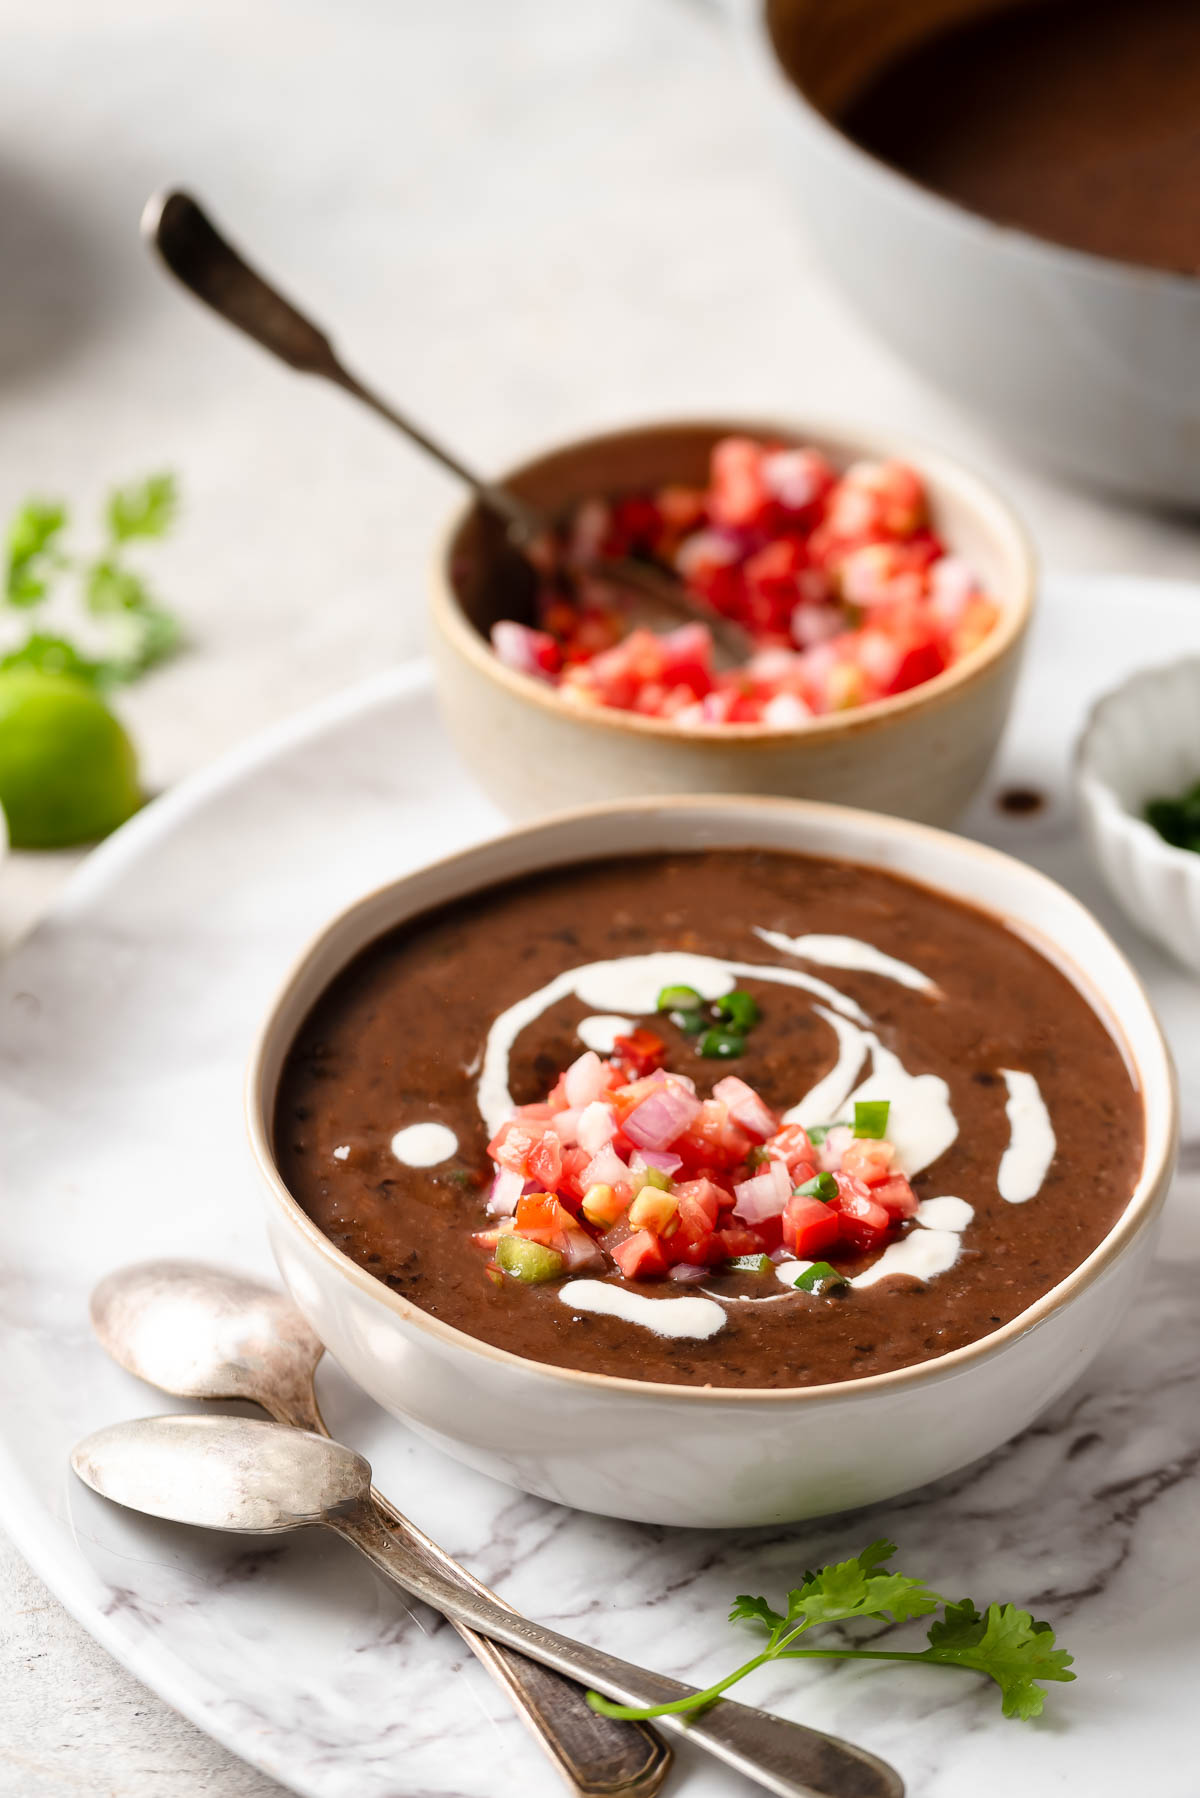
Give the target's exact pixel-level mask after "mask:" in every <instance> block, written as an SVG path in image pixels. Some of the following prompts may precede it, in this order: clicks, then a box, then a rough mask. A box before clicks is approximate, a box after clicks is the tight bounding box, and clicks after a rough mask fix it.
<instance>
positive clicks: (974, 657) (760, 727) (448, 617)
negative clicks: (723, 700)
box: [432, 414, 1038, 749]
mask: <svg viewBox="0 0 1200 1798" xmlns="http://www.w3.org/2000/svg"><path fill="white" fill-rule="evenodd" d="M696 429H700V430H711V431H713V432H716V433H718V434H721V435H725V434H728V433H737V434H739V435H744V436H754V437H760V438H769V437H779V438H782V439H783V440H784V441H785V442H789V441H790V442H794V443H801V444H803V443H813V444H815V445H816V446H817V447H818V448H820V447H821V445H822V444H830V445H836V446H838V449H837V453H839V454H840V453H842V452H845V453H846V454H848V455H849V456H850V457H851V458H852V459H858V458H860V457H871V458H879V459H884V460H887V459H891V458H895V459H898V460H901V461H907V462H910V463H912V465H913V466H914V467H915V468H917V469H918V470H919V471H920V472H921V473H922V474H925V473H929V474H932V475H933V476H934V478H935V479H936V480H938V481H939V482H940V483H941V484H943V485H944V486H947V487H954V488H956V489H957V490H958V492H959V493H960V494H961V496H962V497H963V499H965V500H966V501H967V502H968V504H970V506H971V507H972V509H973V510H974V511H975V512H976V514H977V515H978V516H979V517H980V519H981V520H982V521H983V522H984V523H985V524H986V525H987V527H988V529H989V530H990V531H991V533H992V534H993V535H994V536H995V537H997V538H1000V539H1007V543H1008V547H1009V548H1010V549H1011V550H1013V551H1015V559H1016V561H1017V564H1018V566H1019V568H1020V571H1021V572H1020V586H1019V590H1018V592H1017V593H1016V594H1015V596H1014V598H1013V599H1012V601H1010V602H1009V603H1007V604H1005V605H1004V607H1003V611H1002V613H1001V616H1000V618H999V620H998V621H997V622H996V624H995V625H993V627H992V629H991V630H990V631H989V632H988V635H987V636H986V637H985V638H984V640H983V642H982V643H979V644H977V645H976V647H975V648H974V649H972V650H969V651H968V653H967V654H966V655H965V656H963V658H962V660H961V661H959V662H956V663H955V664H954V666H953V667H952V668H947V669H946V670H945V671H944V673H942V674H938V675H935V676H934V678H933V679H932V680H928V681H922V682H921V684H920V685H919V686H916V687H910V688H909V690H908V691H907V692H905V693H896V694H893V695H892V696H891V697H890V698H887V699H875V700H872V701H870V703H869V704H867V705H862V706H853V707H850V708H849V709H848V710H846V711H844V712H827V713H824V714H822V715H821V716H820V717H817V718H812V719H809V720H806V722H805V723H803V724H798V725H792V726H790V727H789V728H788V729H785V730H780V729H778V728H777V727H775V726H772V725H768V724H697V725H690V726H689V727H688V728H687V729H686V730H681V729H680V728H679V726H678V725H677V724H674V723H672V722H671V720H670V719H666V718H647V717H643V716H642V715H641V714H640V713H637V712H624V711H620V710H619V709H618V708H617V707H615V706H573V705H567V704H566V703H565V702H564V701H563V700H562V699H560V698H559V695H558V691H557V689H556V688H554V687H551V686H549V685H548V684H547V683H546V682H545V681H539V680H535V679H534V678H533V677H532V675H528V674H518V673H517V672H516V671H515V670H514V669H512V668H508V667H506V666H505V664H504V663H503V662H501V661H500V659H499V657H498V656H497V655H496V654H495V652H494V651H493V649H492V647H491V645H490V644H489V643H488V642H487V641H486V640H485V639H484V638H483V637H481V636H480V635H479V632H478V631H477V630H476V629H475V627H474V625H472V624H471V623H470V621H469V620H468V619H467V618H466V617H465V616H464V614H463V610H462V607H461V606H460V605H459V603H458V596H457V594H456V593H455V591H454V584H453V582H452V580H451V578H450V573H449V562H450V551H451V547H452V545H453V542H454V539H455V537H456V536H457V535H458V533H459V531H461V529H462V528H463V526H464V525H465V524H466V522H467V520H468V518H469V517H470V515H471V512H472V510H473V506H474V502H473V501H470V502H468V503H467V504H466V505H465V506H461V507H460V508H459V509H458V510H457V511H456V512H455V514H454V516H453V518H452V519H451V520H450V522H449V523H448V524H447V525H446V526H445V527H444V528H443V530H442V532H441V535H440V536H439V538H438V541H437V546H436V549H435V553H434V561H433V569H432V612H433V620H434V624H435V625H436V626H437V628H438V629H439V630H440V631H441V632H442V634H443V636H445V637H446V639H447V640H448V641H449V642H450V644H451V645H452V646H453V648H454V649H455V650H456V651H457V652H458V654H459V655H461V656H463V657H464V658H465V659H466V660H467V661H468V662H469V663H470V664H471V665H472V667H474V668H475V669H477V670H478V671H479V673H481V674H483V675H484V676H485V677H486V678H487V679H489V680H492V681H494V682H495V683H496V685H497V686H500V687H504V688H505V689H507V691H508V692H509V693H511V694H512V695H513V696H514V697H515V698H516V699H518V700H521V701H523V702H524V703H526V704H529V705H535V706H538V707H540V708H541V710H543V711H547V712H551V713H553V714H554V715H555V716H556V717H559V718H566V719H570V720H571V721H572V722H573V723H575V724H579V725H582V726H585V727H591V728H594V729H596V730H599V731H618V732H625V733H627V734H631V735H633V736H642V737H651V738H658V739H661V740H664V741H667V742H670V743H673V744H682V745H686V744H688V743H703V744H706V745H707V744H723V743H729V744H737V745H739V746H741V747H743V748H745V749H755V748H763V749H778V748H779V747H780V746H781V745H783V744H790V745H794V746H800V745H802V744H804V743H828V742H829V741H830V739H835V738H839V737H846V736H848V735H851V734H853V733H856V732H859V733H861V732H865V731H869V730H875V729H882V728H884V727H885V726H887V725H888V724H890V723H891V722H892V720H893V719H896V718H901V717H904V716H906V715H907V714H908V713H909V712H913V711H916V710H917V709H918V708H919V707H928V708H932V707H933V706H937V705H941V704H942V703H943V702H945V701H949V700H951V699H957V698H959V697H960V695H961V693H962V691H963V689H964V688H966V687H968V686H970V685H971V684H973V683H974V682H976V681H978V680H979V679H980V678H981V677H982V676H983V675H985V674H986V673H988V672H989V671H990V670H991V669H992V668H993V667H994V666H995V665H996V664H997V663H998V662H1000V661H1002V660H1003V659H1004V657H1005V656H1006V655H1007V654H1008V653H1009V652H1010V651H1011V650H1012V649H1013V648H1014V647H1015V646H1016V645H1017V644H1018V643H1019V642H1020V640H1021V638H1022V637H1023V636H1024V634H1025V632H1026V630H1027V629H1028V627H1029V621H1030V617H1031V615H1032V611H1033V600H1034V593H1035V589H1036V584H1037V572H1038V569H1037V557H1036V553H1035V551H1034V547H1033V542H1032V539H1031V537H1030V535H1029V532H1028V531H1027V529H1026V527H1025V525H1024V524H1023V523H1022V521H1021V519H1020V518H1019V517H1018V516H1017V514H1016V512H1015V511H1014V510H1013V508H1012V507H1011V506H1010V505H1009V503H1008V501H1007V500H1006V499H1004V498H1003V497H1002V495H1001V494H1000V492H999V491H998V489H997V488H995V487H993V486H992V484H991V482H990V481H987V480H985V478H984V477H983V476H982V475H980V474H977V473H976V472H975V471H974V470H973V469H971V468H968V467H967V466H966V465H965V464H964V463H962V462H960V461H958V460H957V459H956V458H955V457H952V456H947V455H946V454H945V453H944V452H943V451H941V450H938V449H933V448H931V447H929V446H928V445H926V444H923V443H920V442H918V441H917V440H915V439H914V438H911V437H908V436H902V435H899V434H892V433H890V432H885V431H873V430H868V429H865V428H860V427H858V426H855V425H848V424H839V423H836V422H834V421H831V420H827V421H821V420H818V419H810V420H808V421H806V422H804V423H800V424H797V423H795V422H794V421H788V420H785V419H778V418H775V419H764V418H729V417H713V416H711V415H699V414H698V415H697V416H695V417H686V416H684V417H675V418H667V419H644V420H640V421H639V422H637V423H635V424H631V425H627V426H624V427H622V428H619V429H610V430H602V431H594V432H589V433H586V434H585V435H583V436H578V437H569V438H562V439H557V440H556V441H555V442H554V443H553V444H551V445H548V446H547V447H546V448H543V449H541V450H539V451H538V452H537V453H536V454H535V455H531V456H527V457H525V459H524V460H523V461H521V462H520V463H519V464H517V465H516V466H515V467H512V468H509V469H506V470H505V471H504V473H503V474H502V475H501V477H500V478H501V479H502V480H505V481H511V480H519V479H520V477H521V476H522V475H525V474H528V473H532V472H534V471H536V470H537V469H538V468H539V467H540V466H541V465H542V464H543V463H544V462H546V461H548V460H550V459H551V458H552V457H554V456H556V455H558V454H560V453H561V452H562V451H564V450H568V449H574V448H577V447H583V446H584V445H587V444H608V443H620V442H621V441H623V440H626V439H629V438H640V437H652V436H656V435H658V433H659V432H662V431H672V430H696Z"/></svg>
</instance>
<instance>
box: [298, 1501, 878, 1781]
mask: <svg viewBox="0 0 1200 1798" xmlns="http://www.w3.org/2000/svg"><path fill="white" fill-rule="evenodd" d="M325 1522H327V1523H328V1524H329V1525H330V1526H331V1528H333V1529H335V1530H337V1531H338V1533H339V1534H340V1535H342V1536H344V1537H345V1538H346V1539H347V1541H349V1542H352V1543H353V1544H354V1546H355V1547H356V1548H358V1549H360V1550H361V1551H362V1553H363V1554H365V1555H366V1556H367V1558H368V1560H370V1561H372V1562H374V1564H375V1566H376V1567H378V1568H379V1569H380V1571H381V1572H382V1573H384V1574H386V1575H387V1577H388V1578H389V1579H391V1580H393V1581H395V1583H396V1584H397V1585H399V1586H401V1587H402V1588H403V1589H404V1590H405V1591H407V1592H409V1593H411V1594H412V1595H413V1596H414V1597H416V1598H422V1599H424V1600H425V1602H426V1603H427V1604H430V1605H433V1606H434V1607H435V1609H437V1610H439V1611H441V1612H442V1613H443V1614H444V1615H445V1616H447V1617H449V1618H451V1619H452V1620H453V1621H454V1622H456V1623H466V1624H468V1625H469V1626H470V1627H471V1628H472V1629H476V1630H480V1631H483V1632H486V1634H487V1635H489V1636H491V1637H493V1638H495V1639H496V1640H498V1641H501V1642H506V1643H507V1644H508V1646H509V1647H510V1648H515V1649H516V1650H517V1651H518V1652H519V1653H523V1654H527V1655H530V1656H531V1657H532V1658H533V1659H535V1660H538V1661H541V1662H542V1663H543V1664H544V1665H545V1666H547V1667H553V1668H556V1669H557V1670H558V1672H560V1673H565V1674H567V1675H568V1676H569V1677H570V1678H572V1679H576V1680H579V1681H580V1682H581V1684H584V1685H589V1686H595V1687H596V1688H597V1689H598V1690H600V1691H602V1692H605V1693H606V1694H607V1695H608V1696H609V1697H610V1698H615V1699H617V1700H618V1701H619V1702H620V1703H622V1704H632V1705H651V1704H670V1703H672V1702H673V1701H674V1700H676V1699H679V1698H685V1697H687V1696H688V1695H689V1693H691V1692H692V1691H693V1690H694V1688H693V1687H690V1686H686V1685H682V1684H680V1682H679V1681H678V1680H674V1679H667V1678H666V1677H665V1676H664V1675H662V1674H659V1673H651V1672H648V1671H647V1670H646V1669H645V1668H642V1667H635V1666H632V1665H631V1664H630V1663H629V1662H627V1661H622V1660H618V1659H617V1658H616V1657H615V1656H613V1655H610V1654H605V1653H604V1652H603V1650H601V1649H598V1648H590V1647H588V1646H587V1645H586V1644H584V1643H582V1642H575V1641H572V1640H571V1638H570V1637H569V1636H560V1635H559V1634H558V1633H557V1632H556V1631H555V1630H550V1629H544V1628H543V1627H542V1625H541V1624H539V1623H533V1622H531V1621H530V1620H529V1619H528V1618H527V1617H522V1616H521V1615H520V1614H519V1613H518V1612H516V1611H511V1610H509V1609H508V1607H507V1606H505V1605H501V1604H499V1603H498V1602H497V1601H496V1600H495V1599H494V1598H492V1597H490V1596H481V1595H480V1593H478V1592H476V1591H475V1590H474V1589H473V1588H472V1587H464V1586H463V1585H462V1584H460V1583H459V1582H458V1581H452V1580H450V1579H449V1578H448V1577H447V1576H446V1574H445V1573H444V1572H443V1571H442V1570H441V1568H440V1567H439V1566H438V1564H437V1562H436V1560H434V1561H431V1560H430V1559H429V1558H428V1557H427V1556H426V1555H424V1554H423V1553H422V1552H421V1551H420V1549H419V1547H414V1546H413V1544H411V1543H410V1542H407V1541H404V1540H402V1539H401V1538H400V1537H398V1536H396V1535H393V1534H392V1533H391V1531H389V1530H388V1529H386V1528H385V1527H384V1524H383V1522H382V1521H381V1519H380V1516H379V1513H378V1511H377V1510H376V1509H375V1506H374V1504H373V1502H372V1501H371V1500H369V1499H366V1498H364V1499H362V1500H360V1501H359V1503H357V1504H356V1505H354V1506H352V1507H350V1508H348V1509H346V1510H343V1511H340V1512H335V1513H330V1514H329V1515H327V1516H326V1518H325ZM659 1721H660V1722H661V1724H662V1725H663V1726H664V1727H665V1728H667V1729H670V1730H673V1731H674V1732H675V1733H677V1734H679V1735H682V1736H686V1738H687V1740H688V1741H689V1742H693V1743H694V1744H695V1745H696V1747H698V1748H703V1749H705V1750H707V1752H708V1753H709V1754H713V1755H715V1756H716V1757H717V1758H718V1759H719V1760H722V1761H725V1762H726V1763H727V1765H729V1766H731V1767H733V1768H735V1769H736V1770H737V1771H738V1772H739V1773H742V1774H744V1775H745V1776H746V1777H747V1778H749V1779H753V1780H756V1781H757V1782H758V1784H759V1785H761V1786H765V1787H766V1789H767V1791H769V1792H774V1793H776V1794H777V1795H778V1798H904V1786H903V1783H902V1781H901V1779H900V1777H899V1775H898V1774H897V1773H896V1771H895V1769H894V1768H892V1767H889V1766H888V1764H887V1762H886V1761H881V1760H878V1759H877V1758H876V1757H875V1756H874V1755H873V1754H868V1753H867V1752H866V1750H865V1749H861V1748H856V1747H855V1746H854V1745H853V1744H852V1743H850V1742H843V1741H840V1740H839V1739H838V1738H837V1737H836V1736H827V1735H824V1734H823V1733H822V1732H821V1731H819V1730H815V1729H808V1728H806V1727H805V1726H804V1725H803V1724H800V1723H789V1722H787V1721H786V1720H785V1719H784V1718H782V1717H776V1716H772V1715H771V1713H770V1712H768V1711H759V1710H754V1709H752V1708H751V1707H750V1706H748V1705H743V1704H736V1703H734V1702H732V1701H731V1700H729V1699H726V1698H722V1699H718V1701H717V1702H716V1703H715V1704H714V1705H712V1706H710V1707H709V1708H708V1709H707V1710H705V1711H702V1712H699V1713H692V1714H691V1715H690V1716H688V1717H680V1716H667V1717H662V1718H660V1719H659Z"/></svg>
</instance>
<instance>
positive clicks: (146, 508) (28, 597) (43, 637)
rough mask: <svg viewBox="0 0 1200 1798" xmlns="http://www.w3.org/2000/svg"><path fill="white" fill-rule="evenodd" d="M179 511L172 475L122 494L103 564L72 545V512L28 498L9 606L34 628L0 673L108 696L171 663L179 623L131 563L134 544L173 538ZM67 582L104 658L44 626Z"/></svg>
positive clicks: (8, 562)
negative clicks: (23, 672) (65, 678)
mask: <svg viewBox="0 0 1200 1798" xmlns="http://www.w3.org/2000/svg"><path fill="white" fill-rule="evenodd" d="M178 503H179V502H178V493H177V490H176V485H175V479H174V476H173V475H169V474H155V475H150V476H149V478H148V479H146V480H144V481H135V482H133V483H132V484H131V485H130V486H127V487H118V488H116V489H114V491H113V492H112V493H110V494H109V496H108V500H107V503H106V505H105V509H104V542H103V545H102V546H101V548H100V550H99V552H98V553H97V554H96V555H94V556H91V557H78V556H71V555H68V554H67V552H66V550H65V548H64V545H63V539H64V535H65V533H66V530H67V527H68V525H69V522H70V519H69V514H68V511H67V508H66V506H65V505H63V504H62V503H61V502H59V501H48V500H43V499H31V500H27V501H26V503H25V504H24V505H23V506H22V507H21V508H20V510H19V511H18V512H17V514H16V516H15V517H14V518H13V520H12V522H11V524H10V525H9V529H8V537H7V542H6V545H5V550H6V553H5V559H4V583H3V600H4V604H5V605H6V606H7V607H9V608H10V609H12V610H14V611H16V612H22V613H25V614H26V615H27V616H28V617H29V619H30V624H29V628H28V630H27V632H26V634H25V636H24V638H23V639H22V640H21V641H20V642H18V643H17V644H16V646H15V647H14V648H12V649H10V650H9V651H8V653H7V654H5V655H3V656H0V669H4V668H36V669H39V670H41V671H42V672H43V673H47V674H68V675H71V676H73V677H74V678H75V679H76V680H82V681H86V682H87V683H88V684H89V685H90V686H94V687H98V688H102V689H103V688H105V687H110V686H118V685H121V684H123V683H125V682H127V681H132V680H136V679H137V677H138V676H139V675H141V674H144V673H146V671H147V670H148V669H150V668H153V667H154V666H155V665H156V664H157V663H159V662H161V661H164V660H165V659H166V658H167V657H168V656H169V655H171V654H172V653H173V652H174V651H175V649H177V648H178V646H179V643H180V629H179V625H178V623H177V622H176V620H175V618H174V617H173V615H172V614H171V613H170V612H169V611H168V610H167V609H166V607H165V606H163V605H162V604H161V603H160V601H159V600H158V599H157V598H156V596H155V594H154V592H153V591H152V589H151V587H150V586H149V584H148V583H147V581H146V578H145V576H144V575H143V574H142V573H141V572H140V570H139V569H138V568H136V567H135V566H134V565H133V564H132V563H131V562H130V560H129V556H128V546H129V545H130V544H132V543H138V542H145V541H147V540H150V539H154V538H162V537H165V536H166V535H167V533H168V532H169V531H170V529H171V527H172V525H173V524H174V522H175V518H176V514H177V512H178ZM67 574H71V575H73V576H74V577H75V578H76V580H77V582H78V592H79V598H80V601H81V603H82V607H83V610H84V612H85V613H86V614H87V615H88V616H89V617H90V618H91V619H92V620H93V621H94V622H93V626H92V631H93V635H96V636H98V637H99V639H100V647H99V649H98V651H97V653H95V654H92V653H89V651H88V649H87V648H85V647H81V646H80V645H79V643H77V642H76V641H75V639H74V636H73V635H72V636H67V635H64V634H63V633H62V632H60V631H58V630H54V629H46V628H45V627H44V625H43V623H42V621H41V608H42V607H43V606H44V605H45V604H46V602H47V601H48V600H49V599H50V598H51V597H52V596H53V594H54V592H55V589H56V588H57V586H58V585H59V582H60V579H61V577H62V576H64V575H67Z"/></svg>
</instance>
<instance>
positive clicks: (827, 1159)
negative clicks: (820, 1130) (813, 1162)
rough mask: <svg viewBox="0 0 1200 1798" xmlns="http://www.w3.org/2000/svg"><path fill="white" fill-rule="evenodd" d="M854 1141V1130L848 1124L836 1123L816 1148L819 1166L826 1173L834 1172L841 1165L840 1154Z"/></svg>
mask: <svg viewBox="0 0 1200 1798" xmlns="http://www.w3.org/2000/svg"><path fill="white" fill-rule="evenodd" d="M853 1141H854V1131H853V1130H852V1129H851V1127H850V1125H849V1124H837V1125H835V1126H834V1128H833V1129H832V1130H831V1131H830V1132H829V1134H828V1136H827V1137H826V1138H825V1141H824V1142H823V1143H822V1144H821V1145H820V1147H819V1148H818V1150H817V1155H818V1158H819V1159H820V1163H821V1167H822V1169H823V1171H824V1172H825V1173H827V1174H836V1173H837V1171H838V1169H839V1168H840V1167H841V1165H842V1156H843V1155H844V1154H845V1153H846V1150H847V1149H848V1148H849V1147H850V1144H851V1143H852V1142H853Z"/></svg>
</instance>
